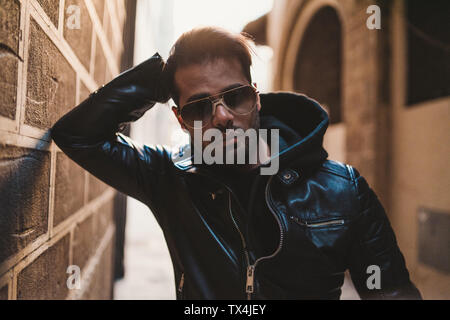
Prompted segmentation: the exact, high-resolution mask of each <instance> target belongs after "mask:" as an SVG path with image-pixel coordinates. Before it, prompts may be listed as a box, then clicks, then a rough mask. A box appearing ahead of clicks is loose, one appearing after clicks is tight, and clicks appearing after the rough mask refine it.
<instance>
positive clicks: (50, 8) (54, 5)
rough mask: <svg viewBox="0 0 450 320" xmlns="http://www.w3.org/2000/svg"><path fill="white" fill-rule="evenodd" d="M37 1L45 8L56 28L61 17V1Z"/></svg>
mask: <svg viewBox="0 0 450 320" xmlns="http://www.w3.org/2000/svg"><path fill="white" fill-rule="evenodd" d="M37 2H38V3H39V4H40V5H41V7H42V9H44V11H45V13H46V14H47V16H48V17H49V18H50V20H51V21H52V22H53V24H54V25H55V27H56V28H58V19H59V1H55V0H37Z"/></svg>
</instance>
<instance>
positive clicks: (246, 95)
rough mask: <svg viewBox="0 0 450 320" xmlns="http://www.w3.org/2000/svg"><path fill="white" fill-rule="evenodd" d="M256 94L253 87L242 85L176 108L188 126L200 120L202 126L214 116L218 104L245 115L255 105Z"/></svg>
mask: <svg viewBox="0 0 450 320" xmlns="http://www.w3.org/2000/svg"><path fill="white" fill-rule="evenodd" d="M257 94H258V91H257V90H256V88H255V87H253V86H251V85H244V86H240V87H237V88H234V89H231V90H227V91H224V92H221V93H219V94H216V95H212V96H209V97H206V98H202V99H198V100H194V101H191V102H188V103H186V104H185V105H183V106H182V107H181V108H178V110H177V113H178V115H179V116H180V117H181V119H183V122H184V123H185V124H186V125H187V126H188V127H190V128H194V121H201V122H202V126H201V128H203V127H205V126H206V125H207V124H208V123H209V122H210V121H211V119H212V118H213V117H214V115H215V113H216V108H217V105H219V104H221V105H222V106H224V107H225V108H226V109H227V110H228V111H230V112H231V113H233V114H235V115H246V114H249V113H251V112H253V110H254V109H255V107H256V101H257Z"/></svg>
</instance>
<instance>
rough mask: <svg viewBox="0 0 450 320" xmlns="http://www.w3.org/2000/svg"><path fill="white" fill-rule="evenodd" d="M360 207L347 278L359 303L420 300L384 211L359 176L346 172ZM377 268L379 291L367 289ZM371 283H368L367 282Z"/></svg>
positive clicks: (357, 173) (356, 172) (353, 171)
mask: <svg viewBox="0 0 450 320" xmlns="http://www.w3.org/2000/svg"><path fill="white" fill-rule="evenodd" d="M350 172H351V173H352V174H353V175H354V178H355V187H356V190H357V194H358V200H359V203H360V208H359V209H360V211H359V212H360V215H359V217H358V219H357V222H356V225H355V228H356V232H355V235H356V239H355V242H354V246H353V249H352V252H351V254H350V263H349V269H350V275H351V277H352V281H353V283H354V285H355V288H356V290H357V291H358V293H359V295H360V297H361V299H422V297H421V295H420V292H419V291H418V290H417V288H416V287H415V286H414V284H413V283H412V282H411V280H410V278H409V273H408V270H407V268H406V264H405V259H404V257H403V254H402V253H401V251H400V248H399V247H398V245H397V241H396V238H395V234H394V231H393V230H392V228H391V225H390V223H389V220H388V218H387V216H386V213H385V210H384V208H383V206H382V205H381V203H380V201H379V200H378V198H377V196H376V194H375V193H374V192H373V190H372V189H371V188H370V187H369V185H368V184H367V182H366V180H365V179H364V177H362V176H360V174H359V172H358V171H357V170H356V169H354V168H350ZM371 265H375V266H377V267H379V268H380V273H379V275H380V288H379V289H377V288H373V289H369V288H368V285H367V280H368V278H369V277H371V275H374V274H375V273H376V271H375V273H374V271H370V272H369V273H367V272H368V271H367V268H368V267H369V266H371ZM369 282H372V281H369Z"/></svg>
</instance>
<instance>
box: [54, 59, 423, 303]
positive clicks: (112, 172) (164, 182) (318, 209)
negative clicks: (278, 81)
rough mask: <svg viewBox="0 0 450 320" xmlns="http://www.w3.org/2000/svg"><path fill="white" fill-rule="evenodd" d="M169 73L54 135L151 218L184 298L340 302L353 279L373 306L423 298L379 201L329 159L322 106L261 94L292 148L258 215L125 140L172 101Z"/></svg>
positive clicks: (71, 118)
mask: <svg viewBox="0 0 450 320" xmlns="http://www.w3.org/2000/svg"><path fill="white" fill-rule="evenodd" d="M163 65H164V62H163V61H162V59H161V58H160V57H159V56H158V55H155V56H153V57H152V58H150V59H149V60H147V61H146V62H144V63H142V64H141V65H139V66H137V67H135V68H133V69H130V70H128V71H126V72H125V73H123V74H121V75H120V76H118V77H117V78H115V79H114V80H113V81H112V82H110V83H108V84H107V85H105V86H103V87H102V88H100V89H99V90H97V91H96V92H94V93H92V94H91V95H90V96H89V98H88V99H86V100H85V101H83V102H82V103H81V104H80V105H79V106H77V107H76V108H75V109H74V110H72V111H71V112H69V113H68V114H66V115H65V116H64V117H62V118H61V119H60V120H59V121H58V122H57V123H56V124H55V125H54V126H53V128H52V130H51V134H52V138H53V139H54V141H55V142H56V144H57V145H58V146H59V147H60V148H61V150H62V151H64V152H65V153H66V154H67V155H68V156H69V157H70V158H71V159H73V161H75V162H76V163H78V164H79V165H80V166H82V167H83V168H85V169H86V170H88V171H89V172H91V173H92V174H93V175H95V176H97V177H98V178H100V179H102V180H103V181H104V182H106V183H107V184H109V185H111V186H113V187H114V188H116V189H118V190H119V191H121V192H123V193H126V194H128V195H130V196H132V197H134V198H136V199H138V200H140V201H142V202H143V203H145V204H147V205H148V206H149V207H150V209H151V210H152V212H153V214H154V215H155V217H156V219H157V221H158V223H159V225H160V226H161V228H162V230H163V233H164V236H165V239H166V241H167V244H168V248H169V252H170V255H171V258H172V262H173V267H174V273H175V280H176V284H175V285H176V288H177V298H178V299H246V298H252V299H339V297H340V294H341V286H342V284H343V280H344V272H345V271H346V270H347V269H349V270H350V273H351V277H352V280H353V282H354V284H355V286H356V288H357V290H358V292H359V294H360V296H361V297H362V298H374V299H394V298H403V299H420V298H421V297H420V293H419V292H418V290H417V289H416V288H415V286H414V285H413V284H412V283H411V281H410V279H409V274H408V271H407V269H406V266H405V260H404V258H403V255H402V253H401V252H400V250H399V248H398V246H397V243H396V239H395V236H394V232H393V230H392V228H391V226H390V223H389V221H388V218H387V217H386V214H385V211H384V209H383V207H382V205H381V204H380V202H379V201H378V199H377V197H376V195H375V194H374V192H373V191H372V190H371V189H370V188H369V186H368V185H367V183H366V181H365V179H364V178H363V177H362V176H360V175H359V173H358V171H357V170H355V169H354V168H352V167H351V166H349V165H346V164H342V163H339V162H336V161H332V160H327V157H328V154H327V152H326V151H325V150H324V149H323V148H322V140H323V135H324V133H325V131H326V128H327V126H328V116H327V113H326V112H325V111H324V109H323V108H322V107H321V106H320V105H319V104H318V103H317V102H316V101H314V100H312V99H309V98H308V97H306V96H303V95H298V94H293V93H270V94H261V105H262V109H261V119H262V127H264V125H263V124H264V123H265V124H266V125H267V126H273V127H277V126H278V127H281V128H280V133H281V136H282V138H283V139H284V141H285V142H286V144H285V145H284V146H283V148H282V149H281V151H280V153H279V160H280V162H279V163H280V170H279V172H278V174H276V175H273V176H261V177H260V178H259V182H258V183H255V184H254V189H255V190H260V192H259V191H255V190H254V191H252V192H251V191H249V192H250V194H253V196H250V203H251V205H250V206H249V209H248V210H247V208H243V205H242V204H241V203H240V201H239V198H238V197H237V196H236V194H235V192H234V190H233V188H232V187H231V186H230V185H229V184H228V183H227V182H226V179H223V177H221V176H220V175H217V174H215V173H213V171H212V170H209V169H208V167H205V166H194V165H193V164H192V161H191V160H190V158H189V157H186V156H185V154H186V150H185V149H180V150H177V151H176V152H175V151H170V150H168V149H166V148H163V147H161V146H156V147H150V146H143V145H140V144H138V143H136V142H134V141H132V140H131V139H130V138H129V137H126V136H124V135H122V134H120V133H118V132H119V131H120V128H121V126H122V124H123V123H126V122H130V121H134V120H136V119H138V118H139V117H140V116H142V115H143V114H144V112H145V111H147V110H148V109H149V108H150V107H152V106H153V105H154V104H155V102H156V101H166V100H167V94H166V93H165V92H164V90H162V89H159V87H160V86H159V85H158V81H159V79H160V77H161V72H162V68H163ZM267 119H269V120H267ZM277 123H278V125H277ZM248 211H250V212H248ZM243 215H245V216H246V217H247V224H246V226H243V225H242V221H239V219H238V217H239V216H241V217H242V216H243ZM261 243H266V244H267V245H264V246H261V245H260V244H261ZM370 265H376V266H379V268H380V271H381V273H380V276H381V289H372V290H369V289H368V288H367V285H366V282H367V279H368V277H369V276H370V275H371V274H368V273H367V268H368V266H370Z"/></svg>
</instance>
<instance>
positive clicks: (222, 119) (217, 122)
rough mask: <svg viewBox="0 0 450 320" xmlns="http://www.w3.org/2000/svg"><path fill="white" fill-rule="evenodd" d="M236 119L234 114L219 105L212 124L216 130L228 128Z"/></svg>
mask: <svg viewBox="0 0 450 320" xmlns="http://www.w3.org/2000/svg"><path fill="white" fill-rule="evenodd" d="M233 119H234V116H233V114H232V113H231V112H230V111H229V110H228V109H227V108H225V106H224V105H223V104H222V103H219V104H217V106H216V112H215V114H214V117H213V119H212V124H213V126H214V127H216V128H228V127H229V124H230V121H231V123H232V121H233Z"/></svg>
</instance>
